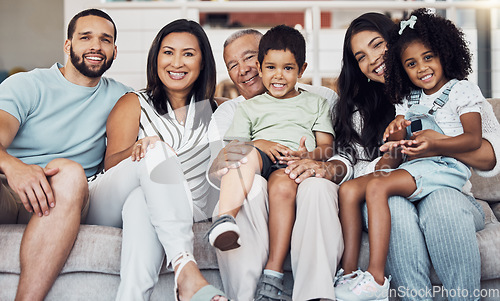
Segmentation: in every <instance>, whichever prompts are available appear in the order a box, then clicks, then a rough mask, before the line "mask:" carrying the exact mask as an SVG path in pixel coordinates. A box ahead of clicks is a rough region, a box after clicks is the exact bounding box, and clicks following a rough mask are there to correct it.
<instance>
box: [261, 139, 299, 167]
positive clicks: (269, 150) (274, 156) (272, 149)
mask: <svg viewBox="0 0 500 301" xmlns="http://www.w3.org/2000/svg"><path fill="white" fill-rule="evenodd" d="M254 145H255V147H257V148H258V149H260V150H261V151H263V152H264V153H265V154H266V155H267V156H268V157H269V159H271V161H272V162H273V163H276V160H279V158H281V157H282V156H288V154H289V153H290V152H291V151H292V150H291V149H289V148H288V147H286V146H284V145H281V144H279V143H276V142H272V141H268V140H263V139H259V140H255V141H254Z"/></svg>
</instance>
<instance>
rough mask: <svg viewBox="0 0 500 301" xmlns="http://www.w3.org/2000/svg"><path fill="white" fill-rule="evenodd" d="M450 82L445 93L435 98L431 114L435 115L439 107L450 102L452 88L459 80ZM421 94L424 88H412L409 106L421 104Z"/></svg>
mask: <svg viewBox="0 0 500 301" xmlns="http://www.w3.org/2000/svg"><path fill="white" fill-rule="evenodd" d="M449 82H450V83H451V84H450V86H449V87H448V88H446V89H445V90H444V91H443V93H441V95H440V96H439V97H438V98H436V100H434V103H433V105H432V108H431V109H430V110H429V114H431V115H434V113H436V111H437V110H438V109H439V108H442V107H443V106H444V105H445V104H446V103H447V102H448V99H449V95H450V92H451V89H452V88H453V86H455V84H456V83H458V80H457V79H452V80H450V81H449ZM421 96H422V89H416V90H412V91H411V92H410V96H409V99H408V107H411V106H413V105H415V104H419V103H420V97H421Z"/></svg>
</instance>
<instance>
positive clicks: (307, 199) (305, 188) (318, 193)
mask: <svg viewBox="0 0 500 301" xmlns="http://www.w3.org/2000/svg"><path fill="white" fill-rule="evenodd" d="M338 192H339V186H338V185H337V184H335V183H333V182H332V181H329V180H327V179H323V178H314V177H311V178H307V179H305V180H304V181H303V182H302V183H300V185H299V187H298V188H297V200H296V202H297V206H299V204H301V203H304V204H308V205H315V206H319V208H321V207H323V206H325V204H324V203H328V204H335V206H336V207H338ZM337 209H338V208H337Z"/></svg>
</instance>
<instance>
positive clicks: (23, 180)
mask: <svg viewBox="0 0 500 301" xmlns="http://www.w3.org/2000/svg"><path fill="white" fill-rule="evenodd" d="M18 130H19V121H18V120H17V119H16V118H15V117H14V116H12V115H10V114H9V113H7V112H5V111H3V110H0V172H1V173H3V174H4V175H5V176H6V177H7V181H8V183H9V186H10V187H11V188H12V190H14V191H15V192H16V193H17V194H18V195H19V198H20V199H21V201H22V202H23V205H24V207H25V208H26V210H28V211H29V212H33V211H34V212H35V214H37V215H38V216H42V215H43V214H45V215H48V214H49V207H54V206H55V199H54V195H53V193H52V188H51V187H50V184H49V182H48V181H47V176H53V175H55V174H56V173H57V172H58V171H59V170H58V169H44V168H41V167H40V166H38V165H28V164H25V163H23V162H22V161H21V160H19V159H18V158H16V157H13V156H11V155H9V154H8V153H7V147H9V145H10V144H11V143H12V141H13V140H14V137H15V136H16V134H17V132H18Z"/></svg>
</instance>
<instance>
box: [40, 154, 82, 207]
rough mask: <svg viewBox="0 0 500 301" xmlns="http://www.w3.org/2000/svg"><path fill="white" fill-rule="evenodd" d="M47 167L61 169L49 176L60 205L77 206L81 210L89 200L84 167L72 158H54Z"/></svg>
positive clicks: (57, 203)
mask: <svg viewBox="0 0 500 301" xmlns="http://www.w3.org/2000/svg"><path fill="white" fill-rule="evenodd" d="M46 168H58V169H59V171H58V172H57V173H56V174H55V175H54V176H51V177H49V182H50V185H51V187H52V190H53V192H54V194H55V197H56V207H57V205H59V207H61V206H65V205H68V206H69V207H77V208H79V209H80V210H81V208H83V207H84V206H85V205H86V204H87V202H88V194H89V192H88V183H87V177H86V175H85V171H84V170H83V167H82V166H81V165H80V164H79V163H76V162H74V161H72V160H68V159H54V160H52V161H51V162H50V163H49V164H47V167H46Z"/></svg>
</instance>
